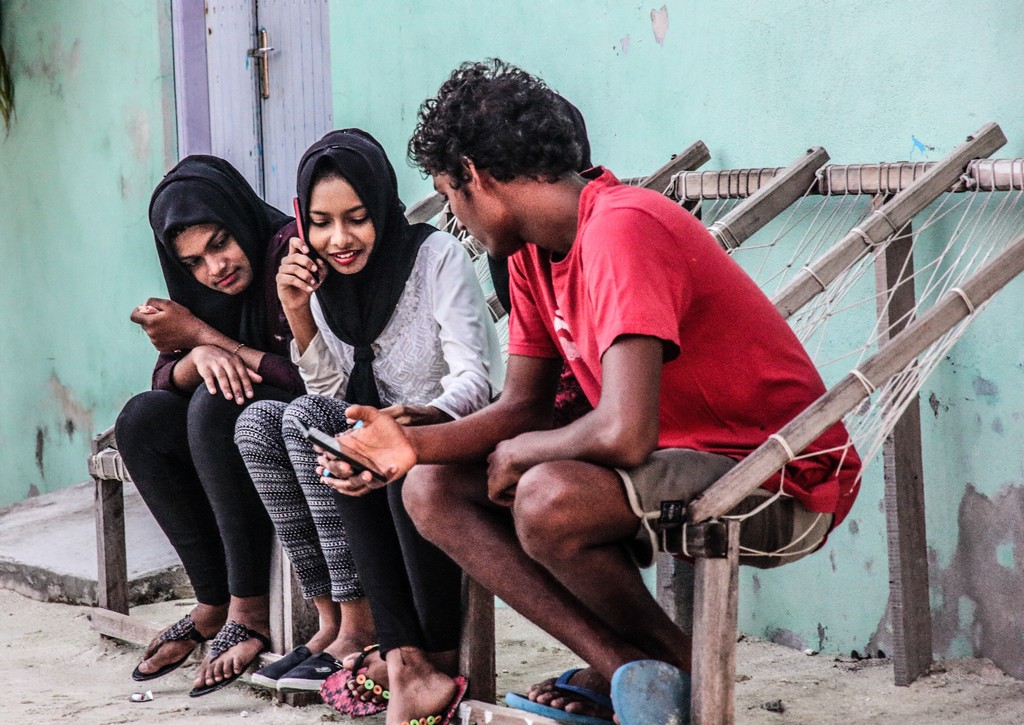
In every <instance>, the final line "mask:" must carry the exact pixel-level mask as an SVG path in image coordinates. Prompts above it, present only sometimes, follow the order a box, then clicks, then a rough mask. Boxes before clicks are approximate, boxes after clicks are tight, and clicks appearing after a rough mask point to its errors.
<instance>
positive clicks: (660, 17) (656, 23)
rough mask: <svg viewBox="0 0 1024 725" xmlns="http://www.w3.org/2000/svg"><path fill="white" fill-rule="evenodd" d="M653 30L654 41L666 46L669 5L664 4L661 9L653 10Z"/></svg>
mask: <svg viewBox="0 0 1024 725" xmlns="http://www.w3.org/2000/svg"><path fill="white" fill-rule="evenodd" d="M651 30H653V31H654V42H655V43H657V44H658V45H660V46H662V47H664V46H665V35H666V34H667V33H668V5H662V6H661V10H651Z"/></svg>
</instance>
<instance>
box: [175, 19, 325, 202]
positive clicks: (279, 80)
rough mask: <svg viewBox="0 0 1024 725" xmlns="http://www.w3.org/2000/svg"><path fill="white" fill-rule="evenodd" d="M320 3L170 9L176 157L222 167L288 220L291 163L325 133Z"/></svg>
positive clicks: (292, 193) (293, 165)
mask: <svg viewBox="0 0 1024 725" xmlns="http://www.w3.org/2000/svg"><path fill="white" fill-rule="evenodd" d="M327 5H328V0H301V1H300V0H206V1H205V3H204V2H203V0H175V2H174V4H173V5H172V13H173V14H174V31H175V36H176V37H175V78H176V88H177V94H178V101H179V102H178V127H179V152H180V155H181V156H185V155H187V154H189V153H210V154H213V155H215V156H221V157H223V158H225V159H227V160H228V161H230V162H231V163H232V164H233V165H234V166H235V167H236V168H237V169H238V170H239V171H240V172H241V173H242V174H243V175H244V176H245V178H246V179H248V180H249V182H250V183H251V184H252V185H253V188H254V189H256V191H257V192H258V193H259V194H260V195H262V196H263V197H264V198H265V199H266V200H267V201H269V202H270V203H271V204H273V205H274V206H276V207H278V208H279V209H281V210H282V211H285V212H287V213H291V206H292V203H291V200H292V197H294V196H295V169H296V166H297V165H298V161H299V157H300V156H301V155H302V152H303V151H304V150H305V149H306V148H307V147H308V146H309V145H310V144H311V143H312V142H313V141H315V140H316V139H318V138H319V137H320V136H322V135H323V134H324V133H326V132H327V131H328V130H330V129H331V128H332V127H333V113H332V108H331V72H330V43H329V34H328V9H327ZM264 39H265V43H263V40H264ZM204 52H205V57H203V54H204ZM204 85H205V87H203V86H204Z"/></svg>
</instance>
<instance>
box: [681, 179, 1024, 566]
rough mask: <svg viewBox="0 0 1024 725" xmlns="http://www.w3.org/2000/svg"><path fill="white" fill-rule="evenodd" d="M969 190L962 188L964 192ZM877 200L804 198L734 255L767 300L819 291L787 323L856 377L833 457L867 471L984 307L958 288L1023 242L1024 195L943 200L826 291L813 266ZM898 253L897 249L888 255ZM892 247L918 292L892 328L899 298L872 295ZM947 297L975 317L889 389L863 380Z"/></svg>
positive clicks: (711, 217)
mask: <svg viewBox="0 0 1024 725" xmlns="http://www.w3.org/2000/svg"><path fill="white" fill-rule="evenodd" d="M815 184H817V181H816V182H815ZM965 186H967V185H966V184H961V188H963V187H965ZM872 201H873V199H872V197H870V196H867V195H861V194H848V195H842V196H817V195H814V196H812V195H810V194H805V195H804V196H803V197H802V198H801V199H799V200H798V201H797V202H796V203H794V204H793V205H791V206H790V207H789V209H787V210H786V211H785V212H783V213H782V214H780V215H779V216H778V217H777V218H776V219H775V220H773V221H772V222H771V223H770V224H769V225H767V226H766V227H765V228H763V229H762V230H761V231H759V232H758V233H756V234H755V235H754V236H753V237H751V239H749V240H747V241H746V242H745V243H744V244H743V245H742V246H739V247H737V248H735V249H731V250H728V251H729V253H730V254H731V255H732V256H733V257H734V259H736V261H737V262H738V263H739V264H740V265H741V266H743V267H744V269H745V270H747V272H748V273H749V274H751V276H752V277H753V278H754V280H755V281H756V282H757V283H758V284H759V285H760V286H761V288H762V289H763V290H764V291H765V292H766V293H767V294H768V295H769V296H772V295H774V294H777V293H778V292H779V291H780V290H781V289H782V288H783V287H784V286H785V285H786V284H787V283H788V282H790V281H791V280H792V278H793V276H794V275H795V274H797V273H798V272H800V271H801V270H805V271H806V272H808V273H810V275H811V276H812V277H813V278H814V279H815V280H816V281H817V282H818V283H819V284H820V285H821V287H822V288H823V291H822V292H821V293H820V294H818V295H817V296H816V297H814V298H813V299H811V300H810V301H809V302H808V303H807V304H805V305H804V306H803V307H802V308H800V309H799V310H797V311H796V312H795V313H794V314H793V315H791V316H790V317H789V323H790V325H791V327H792V328H793V330H794V332H795V333H796V335H797V337H798V338H799V339H800V340H801V342H802V343H803V344H804V346H805V347H806V348H807V350H808V352H809V354H810V356H811V359H812V360H813V361H814V362H815V365H816V366H817V367H818V369H819V370H820V371H821V373H822V376H823V377H824V378H825V380H826V383H827V384H831V383H833V382H835V381H838V380H839V379H840V378H842V377H843V376H845V375H850V374H852V375H853V376H854V377H856V378H858V379H859V380H860V382H861V384H863V385H864V388H865V392H866V393H867V394H868V396H869V397H868V398H866V399H865V401H864V402H863V404H861V405H860V406H858V408H857V409H856V410H854V411H853V412H851V413H849V414H848V415H846V416H845V417H844V421H843V422H844V423H845V425H846V428H847V430H848V432H849V435H850V441H849V442H848V443H847V445H846V446H845V447H844V448H841V449H836V450H837V451H838V450H842V451H843V453H844V455H845V451H847V450H848V449H849V446H850V445H854V446H855V447H856V449H857V451H858V453H859V455H860V456H861V459H862V461H863V464H864V467H865V468H866V467H867V466H868V464H869V463H870V462H871V461H873V460H874V459H875V458H876V457H877V455H878V453H879V452H880V450H881V448H882V446H883V444H884V442H885V440H886V438H887V437H888V436H889V434H890V433H891V431H892V429H893V427H894V426H895V425H896V423H897V421H898V420H899V419H900V417H901V416H902V415H903V413H904V411H905V410H906V408H907V407H908V406H909V405H911V404H913V403H914V402H915V401H917V399H918V397H917V396H918V394H919V392H920V390H921V388H922V386H923V385H924V382H925V380H926V379H927V378H928V376H929V375H930V374H931V373H932V372H933V371H934V370H935V368H936V367H937V366H938V365H939V364H940V363H941V362H942V360H943V359H944V358H945V357H946V356H947V354H948V352H949V350H950V348H951V347H952V346H953V345H954V344H955V343H956V341H957V340H958V339H960V337H961V336H962V335H963V334H964V332H965V331H966V329H967V326H968V324H970V322H971V321H972V320H973V319H974V317H975V313H976V312H978V311H979V310H980V308H981V307H982V306H983V305H977V304H975V303H974V301H972V300H970V299H968V298H967V296H966V295H965V294H964V293H963V291H962V290H961V289H960V287H961V285H962V284H963V282H964V280H966V279H967V278H969V277H970V276H971V274H972V273H973V272H974V271H975V270H977V269H978V268H979V267H980V266H981V265H982V264H984V263H985V262H986V261H987V260H989V259H990V258H991V257H992V256H993V255H994V254H996V253H998V252H1000V251H1001V250H1002V249H1004V248H1005V246H1006V245H1007V243H1009V242H1010V241H1011V240H1013V239H1015V238H1016V237H1017V236H1019V235H1020V234H1022V233H1024V191H1021V190H1017V191H1008V192H992V191H976V190H970V189H969V190H967V191H962V192H960V193H944V194H942V195H941V196H940V197H939V199H937V200H936V201H934V202H933V203H932V204H930V205H929V206H928V207H926V208H925V210H924V211H922V212H921V213H919V214H918V215H917V217H916V218H915V219H914V220H913V222H912V227H910V226H906V227H904V228H902V229H899V230H896V232H895V233H894V234H893V235H891V236H890V237H889V238H887V239H886V240H884V241H883V242H882V243H880V244H878V245H877V246H876V247H874V249H873V250H872V251H871V253H869V254H866V255H864V256H863V257H861V258H860V259H859V260H857V261H856V262H854V263H853V264H851V265H850V266H849V267H848V268H847V269H846V270H845V271H844V272H842V273H841V274H840V275H839V276H838V277H837V278H836V279H834V280H832V282H831V283H829V284H827V285H826V284H822V282H821V280H820V279H818V277H817V275H815V274H814V273H813V263H814V261H815V260H816V259H818V258H819V257H821V256H822V255H823V254H824V253H826V252H827V251H828V250H829V249H830V248H832V246H833V245H835V244H836V243H837V242H838V241H839V240H841V239H842V238H843V237H844V236H846V235H847V234H848V233H849V232H850V231H851V230H853V229H854V228H855V227H857V226H858V225H860V224H861V223H862V222H863V221H864V220H865V219H866V218H867V217H868V216H869V215H870V214H871V213H872ZM742 203H743V202H742V201H735V200H718V199H715V200H704V201H701V202H699V203H698V205H697V209H698V213H699V215H700V216H701V220H702V222H703V223H704V224H705V226H707V227H709V228H712V227H713V225H714V224H715V223H716V222H717V221H718V220H720V219H722V218H723V217H724V216H725V215H726V214H728V213H729V212H731V211H732V210H733V209H735V208H736V207H737V206H738V205H740V204H742ZM713 231H714V230H713ZM720 236H725V237H726V238H728V237H727V235H720ZM897 244H899V245H901V246H900V247H893V246H892V245H897ZM888 248H893V249H897V248H898V249H905V251H904V253H903V254H902V255H901V257H902V259H903V266H902V268H901V269H900V270H898V274H897V275H895V276H896V278H897V279H901V280H903V282H901V287H900V288H899V289H902V286H903V285H907V284H913V289H914V293H915V294H914V304H913V305H912V306H911V308H910V309H909V310H908V311H907V312H906V313H904V314H902V315H900V316H898V317H894V318H893V319H888V315H887V314H886V313H885V311H886V310H889V309H890V308H891V305H892V303H893V302H894V299H893V298H894V296H895V295H896V294H898V292H897V289H885V288H884V286H883V288H882V289H876V282H875V279H874V277H875V268H876V263H877V261H878V260H879V255H881V254H883V253H884V251H885V250H886V249H888ZM894 272H897V270H891V271H890V275H892V274H893V273H894ZM947 294H956V295H958V296H960V297H961V299H962V300H963V303H964V305H965V307H966V308H967V311H968V312H969V313H970V314H968V316H967V317H966V318H964V319H963V320H961V321H960V322H958V323H956V324H952V325H951V327H950V329H949V330H948V331H947V332H946V333H945V334H944V335H943V336H942V337H941V338H940V339H939V340H938V341H937V342H935V343H933V344H932V345H931V346H929V347H928V348H927V349H926V350H925V351H924V352H923V353H922V354H920V355H919V356H918V357H917V358H916V359H914V360H913V361H911V362H910V363H909V364H908V365H906V366H905V367H904V368H903V370H901V371H900V372H899V373H897V374H896V375H895V376H893V377H892V378H890V379H889V380H888V381H883V382H882V383H881V384H878V383H877V382H876V381H871V380H868V379H867V378H866V377H865V376H864V375H863V374H862V373H860V372H859V369H858V368H859V366H860V364H861V363H862V362H863V361H864V360H865V359H866V358H868V357H869V356H870V355H871V354H873V353H874V352H875V351H877V349H878V348H879V346H880V344H883V343H884V342H886V341H887V340H888V339H890V337H897V336H898V334H899V330H901V329H902V328H903V327H904V326H905V325H907V324H908V323H909V322H911V321H912V320H913V319H915V318H917V317H918V316H920V315H921V313H922V312H924V311H925V310H927V309H928V308H930V307H931V306H932V305H933V304H935V302H936V301H937V300H939V299H940V298H942V297H943V296H945V295H947ZM776 437H778V436H776ZM778 443H779V444H780V446H781V447H782V448H783V450H785V451H786V453H787V458H788V459H789V460H791V461H792V460H797V459H799V458H801V457H805V456H804V454H801V453H799V452H797V453H795V454H794V452H793V451H791V450H790V449H789V444H788V443H787V442H786V441H784V440H782V439H781V438H780V439H779V441H778ZM821 453H823V451H817V452H815V453H813V454H809V455H820V454H821ZM840 465H841V464H840ZM862 474H863V469H862ZM779 476H780V481H781V484H782V486H781V491H780V493H779V494H777V495H776V496H774V497H772V498H770V499H766V500H765V502H764V503H763V504H762V505H761V507H759V508H758V509H757V510H755V511H754V512H751V513H748V514H746V515H744V516H742V517H738V518H747V517H749V516H751V515H753V514H754V513H756V511H758V510H760V509H761V508H763V507H764V506H766V505H768V504H770V503H771V502H772V501H773V500H775V499H776V498H777V497H778V496H779V495H783V496H784V495H786V494H785V493H784V491H785V488H786V480H785V476H786V472H785V469H783V470H782V471H781V472H780V473H779ZM797 544H798V542H794V543H793V544H792V545H791V546H790V547H787V548H786V549H785V550H783V551H782V552H771V554H774V555H778V554H780V553H781V554H783V555H793V556H795V555H797V554H802V553H805V550H799V551H797V550H794V549H793V547H794V546H797ZM811 548H813V547H811ZM741 551H742V552H743V553H744V554H745V555H769V552H756V551H752V550H749V549H743V548H741Z"/></svg>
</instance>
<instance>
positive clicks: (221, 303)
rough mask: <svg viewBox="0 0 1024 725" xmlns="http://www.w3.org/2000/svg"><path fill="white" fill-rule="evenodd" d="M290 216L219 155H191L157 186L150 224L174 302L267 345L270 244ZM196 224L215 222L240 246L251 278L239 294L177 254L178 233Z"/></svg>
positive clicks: (222, 327) (211, 322)
mask: <svg viewBox="0 0 1024 725" xmlns="http://www.w3.org/2000/svg"><path fill="white" fill-rule="evenodd" d="M290 219H291V217H289V216H287V215H286V214H284V213H282V212H280V211H278V210H277V209H275V208H274V207H272V206H270V205H269V204H267V203H266V202H265V201H263V200H262V199H260V198H259V197H258V196H257V195H256V192H255V191H253V190H252V187H251V186H249V182H247V181H246V180H245V178H244V177H243V176H242V175H241V174H240V173H239V172H238V170H237V169H235V167H233V166H232V165H231V164H229V163H228V162H227V161H225V160H224V159H221V158H217V157H216V156H202V155H196V156H187V157H186V158H184V159H182V160H181V162H179V163H178V165H177V166H175V167H174V168H173V169H171V170H170V171H169V172H167V175H166V176H164V178H163V180H162V181H161V182H160V183H159V184H157V187H156V189H154V190H153V198H152V199H151V200H150V202H149V225H150V226H151V227H152V228H153V235H154V236H155V237H156V249H157V253H158V254H159V255H160V267H161V268H162V269H163V272H164V280H165V281H166V282H167V292H168V294H169V295H170V297H171V299H172V300H174V301H175V302H177V303H179V304H181V305H183V306H185V307H187V308H188V309H189V310H190V311H191V312H192V314H194V315H195V316H196V317H198V318H199V319H200V320H202V321H203V322H205V323H207V324H208V325H210V326H211V327H213V328H214V329H215V330H217V331H218V332H220V333H222V334H224V335H227V336H228V337H231V338H233V339H236V340H238V341H239V342H244V343H245V344H246V345H248V346H250V347H253V348H256V349H258V350H265V349H267V345H268V342H269V341H268V340H266V339H265V337H266V330H267V324H266V322H267V321H266V319H265V318H266V301H265V300H264V299H263V298H264V296H265V290H264V285H263V273H264V269H263V268H264V265H265V261H266V256H267V245H268V244H269V242H270V240H271V239H272V238H273V236H274V234H275V233H276V232H277V231H278V230H279V229H280V228H281V227H283V226H284V225H285V224H287V223H288V221H289V220H290ZM196 224H217V225H218V226H220V227H223V228H224V229H226V230H227V232H228V234H230V235H231V236H232V237H234V238H235V241H237V242H238V244H239V245H240V246H241V247H242V250H243V251H244V252H245V256H246V257H247V258H248V259H249V264H250V265H251V266H252V271H253V281H252V282H251V283H250V284H249V287H248V288H247V289H246V290H245V291H244V292H242V293H241V294H238V295H228V294H224V293H223V292H218V291H216V290H213V289H210V288H209V287H207V286H206V285H203V284H201V283H199V282H198V281H196V278H195V277H194V276H193V275H192V272H191V271H190V270H189V269H187V268H186V267H185V265H183V264H182V263H181V261H180V260H179V259H178V254H177V252H176V250H175V249H174V241H173V240H174V237H176V236H177V234H179V233H180V232H181V230H183V229H185V228H187V227H191V226H195V225H196Z"/></svg>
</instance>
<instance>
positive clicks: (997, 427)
mask: <svg viewBox="0 0 1024 725" xmlns="http://www.w3.org/2000/svg"><path fill="white" fill-rule="evenodd" d="M992 430H993V431H994V432H996V433H1002V432H1003V421H1002V420H1001V419H1000V418H996V419H995V420H993V421H992Z"/></svg>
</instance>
